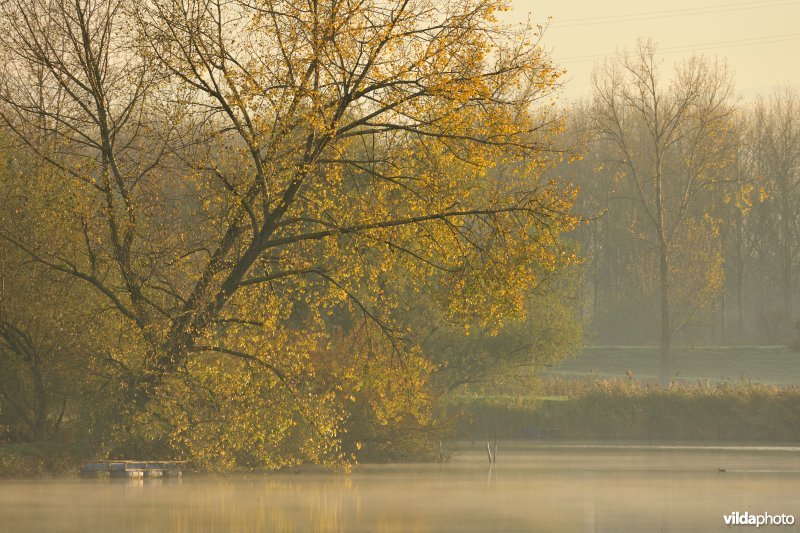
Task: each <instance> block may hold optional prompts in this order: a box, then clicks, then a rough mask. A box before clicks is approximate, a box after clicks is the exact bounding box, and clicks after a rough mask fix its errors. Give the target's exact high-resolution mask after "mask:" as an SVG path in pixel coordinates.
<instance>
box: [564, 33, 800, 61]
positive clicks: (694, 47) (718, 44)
mask: <svg viewBox="0 0 800 533" xmlns="http://www.w3.org/2000/svg"><path fill="white" fill-rule="evenodd" d="M798 39H800V33H787V34H784V35H771V36H770V35H767V36H763V37H753V38H750V39H736V40H733V41H715V42H710V43H699V44H689V45H680V46H670V47H667V48H660V49H658V50H656V52H657V54H676V53H682V52H700V51H703V50H713V49H716V48H731V47H736V46H755V45H759V44H772V43H782V42H787V41H794V40H798ZM614 55H616V54H614V53H607V54H593V55H586V56H574V57H566V58H564V59H561V60H558V59H557V61H558V62H559V63H585V62H589V61H595V60H597V59H603V58H606V57H613V56H614Z"/></svg>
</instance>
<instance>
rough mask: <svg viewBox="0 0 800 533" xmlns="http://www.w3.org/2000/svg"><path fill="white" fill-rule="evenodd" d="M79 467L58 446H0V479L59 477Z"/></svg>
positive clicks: (40, 444)
mask: <svg viewBox="0 0 800 533" xmlns="http://www.w3.org/2000/svg"><path fill="white" fill-rule="evenodd" d="M77 466H78V461H77V460H76V459H75V458H73V457H72V456H71V455H70V453H69V451H68V450H67V449H65V448H64V447H62V446H58V445H56V444H49V443H21V444H0V478H24V477H48V476H57V475H63V474H64V473H67V472H74V471H75V470H76V468H77Z"/></svg>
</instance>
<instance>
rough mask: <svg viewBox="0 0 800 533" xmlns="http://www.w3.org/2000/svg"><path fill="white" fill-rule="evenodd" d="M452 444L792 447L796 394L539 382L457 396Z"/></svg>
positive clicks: (727, 387)
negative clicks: (531, 391)
mask: <svg viewBox="0 0 800 533" xmlns="http://www.w3.org/2000/svg"><path fill="white" fill-rule="evenodd" d="M452 410H453V412H454V413H459V414H460V415H461V417H462V418H461V422H460V423H459V425H458V428H457V434H458V436H459V438H467V439H471V440H472V439H481V438H484V437H485V436H486V435H494V433H495V432H496V433H497V435H498V438H502V439H542V438H556V437H557V438H562V439H575V440H582V439H585V440H605V439H608V440H620V439H623V440H643V441H656V440H658V441H685V442H692V441H703V442H708V441H714V442H753V443H797V442H800V388H798V387H796V386H788V387H779V386H775V385H763V384H751V383H721V384H708V383H695V384H692V385H688V384H680V385H673V386H672V387H670V388H667V389H664V388H660V387H657V386H655V385H649V384H643V383H639V382H636V381H633V380H619V379H615V380H571V379H563V378H550V379H548V380H545V381H544V382H543V383H542V385H541V387H540V389H539V390H538V392H537V394H536V395H531V396H528V397H519V396H516V397H510V396H492V397H473V398H470V397H460V398H457V399H456V400H455V401H454V402H453V406H452Z"/></svg>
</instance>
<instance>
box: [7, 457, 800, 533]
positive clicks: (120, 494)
mask: <svg viewBox="0 0 800 533" xmlns="http://www.w3.org/2000/svg"><path fill="white" fill-rule="evenodd" d="M486 463H487V461H486V457H485V449H484V450H481V449H480V448H479V447H477V446H476V447H474V448H472V447H468V446H467V447H466V449H464V450H463V451H462V452H461V453H459V454H457V455H456V457H455V459H454V460H453V461H452V462H450V463H448V464H445V465H438V464H431V465H388V466H363V467H361V468H359V469H358V470H357V471H356V472H354V473H353V474H351V475H348V476H345V475H338V474H326V473H314V474H311V473H300V474H279V475H269V476H256V475H250V476H237V477H219V478H217V477H195V478H192V477H187V478H185V479H183V480H182V481H180V482H174V481H173V482H170V481H168V480H153V481H147V480H145V481H133V482H130V481H129V482H125V481H122V482H114V481H108V480H80V479H68V480H51V481H27V482H26V481H5V482H0V531H2V532H5V531H15V532H16V531H45V532H55V531H65V532H66V531H70V532H72V531H148V532H150V531H152V532H155V531H175V532H203V531H209V532H211V531H231V532H245V531H286V532H310V531H326V532H327V531H332V532H337V531H342V532H345V531H346V532H350V531H364V532H367V531H369V532H376V533H377V532H433V531H436V532H442V531H444V532H450V531H452V532H463V531H474V532H484V531H503V532H504V531H526V532H527V531H619V530H642V531H687V530H690V531H717V530H728V527H726V526H724V523H723V519H722V516H723V515H724V514H729V513H731V512H733V511H740V512H744V511H748V512H750V513H751V514H752V513H764V512H768V513H770V514H780V513H786V514H793V515H795V516H796V517H797V518H798V520H800V448H747V447H740V448H726V447H713V448H702V447H685V448H680V447H646V446H638V447H625V446H621V447H613V446H596V447H594V446H585V445H581V446H557V445H551V446H537V445H514V446H512V445H507V446H502V445H501V446H500V449H499V452H498V463H497V465H496V467H495V468H494V469H492V470H489V468H488V466H487V464H486ZM720 469H722V470H724V472H721V471H720ZM780 529H781V530H782V531H793V530H796V529H795V528H793V527H781V528H780Z"/></svg>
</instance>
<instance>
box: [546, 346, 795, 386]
mask: <svg viewBox="0 0 800 533" xmlns="http://www.w3.org/2000/svg"><path fill="white" fill-rule="evenodd" d="M798 363H800V353H797V352H795V351H793V350H791V349H789V348H787V347H785V346H702V347H677V348H674V349H673V361H672V368H673V376H674V380H675V381H677V382H679V383H690V382H695V383H696V382H697V380H701V381H705V380H709V381H712V382H723V381H742V380H747V381H751V382H757V383H766V384H772V385H791V384H800V364H798ZM658 364H659V356H658V348H657V347H655V346H589V347H586V348H584V349H583V350H582V351H581V353H579V354H578V355H577V356H575V357H573V358H570V359H568V360H567V361H565V362H564V363H562V364H560V365H558V366H557V367H554V368H552V369H551V370H550V371H549V372H548V374H549V375H551V376H557V377H593V378H600V379H606V378H626V377H627V373H628V372H629V371H630V373H631V374H632V375H633V379H634V380H638V381H645V382H648V381H655V380H657V379H658V371H659V369H658Z"/></svg>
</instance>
